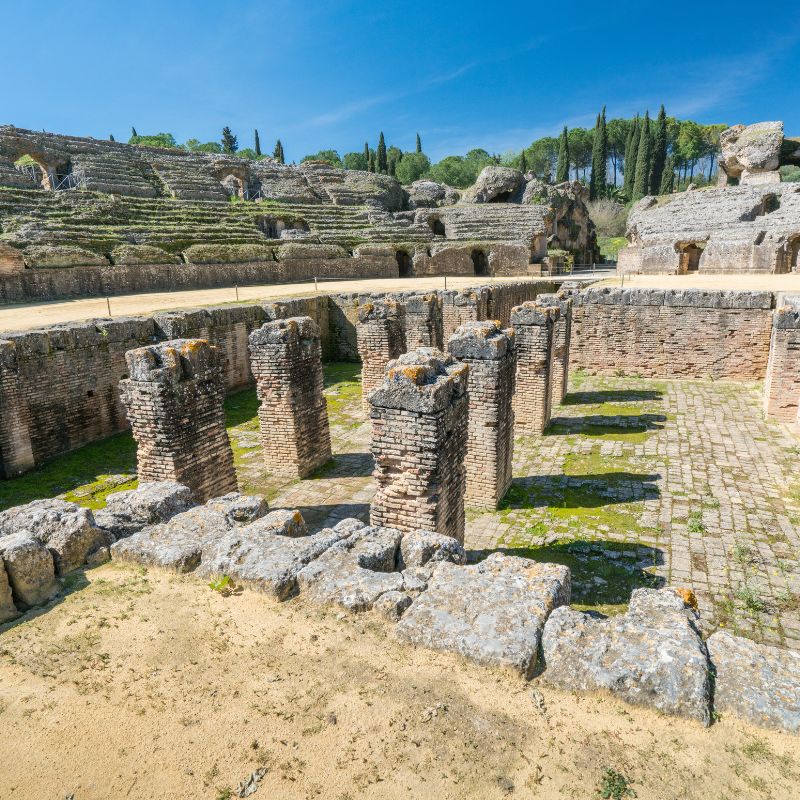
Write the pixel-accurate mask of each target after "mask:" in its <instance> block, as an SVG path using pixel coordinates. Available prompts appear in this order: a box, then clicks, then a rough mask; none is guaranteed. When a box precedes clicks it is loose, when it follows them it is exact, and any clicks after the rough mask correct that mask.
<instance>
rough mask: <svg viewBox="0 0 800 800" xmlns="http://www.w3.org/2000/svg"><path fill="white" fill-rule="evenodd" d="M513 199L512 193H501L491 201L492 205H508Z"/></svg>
mask: <svg viewBox="0 0 800 800" xmlns="http://www.w3.org/2000/svg"><path fill="white" fill-rule="evenodd" d="M510 199H511V192H500V194H496V195H495V196H494V197H493V198H492V199H491V200H489V202H490V203H507V202H508V201H509V200H510Z"/></svg>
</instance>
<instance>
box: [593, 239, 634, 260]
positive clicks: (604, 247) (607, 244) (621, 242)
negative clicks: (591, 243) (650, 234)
mask: <svg viewBox="0 0 800 800" xmlns="http://www.w3.org/2000/svg"><path fill="white" fill-rule="evenodd" d="M627 245H628V240H627V239H626V238H625V237H624V236H598V237H597V246H598V247H599V248H600V255H601V256H603V258H604V259H606V260H607V261H616V260H617V255H618V253H619V251H620V250H622V248H623V247H627Z"/></svg>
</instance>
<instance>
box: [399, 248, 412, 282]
mask: <svg viewBox="0 0 800 800" xmlns="http://www.w3.org/2000/svg"><path fill="white" fill-rule="evenodd" d="M395 258H397V269H398V271H399V274H400V277H401V278H410V277H411V276H412V275H413V274H414V262H413V261H412V260H411V256H410V255H409V254H408V253H407V252H406V251H405V250H398V251H397V253H395Z"/></svg>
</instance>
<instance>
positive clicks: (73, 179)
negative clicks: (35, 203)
mask: <svg viewBox="0 0 800 800" xmlns="http://www.w3.org/2000/svg"><path fill="white" fill-rule="evenodd" d="M85 186H86V182H85V181H84V180H83V178H82V177H81V176H79V175H75V174H74V173H72V172H70V173H69V174H68V175H62V176H61V177H59V176H58V175H56V178H55V181H54V185H53V191H54V192H63V191H66V190H68V189H83V188H84V187H85Z"/></svg>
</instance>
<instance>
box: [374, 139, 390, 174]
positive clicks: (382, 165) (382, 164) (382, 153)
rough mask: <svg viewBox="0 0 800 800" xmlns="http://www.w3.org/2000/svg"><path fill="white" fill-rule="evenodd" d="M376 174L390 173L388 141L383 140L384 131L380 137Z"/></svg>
mask: <svg viewBox="0 0 800 800" xmlns="http://www.w3.org/2000/svg"><path fill="white" fill-rule="evenodd" d="M377 167H378V168H377V169H376V170H375V171H376V172H380V173H381V174H382V175H385V174H386V173H387V172H388V171H389V163H388V162H387V160H386V139H384V138H383V131H381V135H380V136H379V137H378V164H377Z"/></svg>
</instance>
